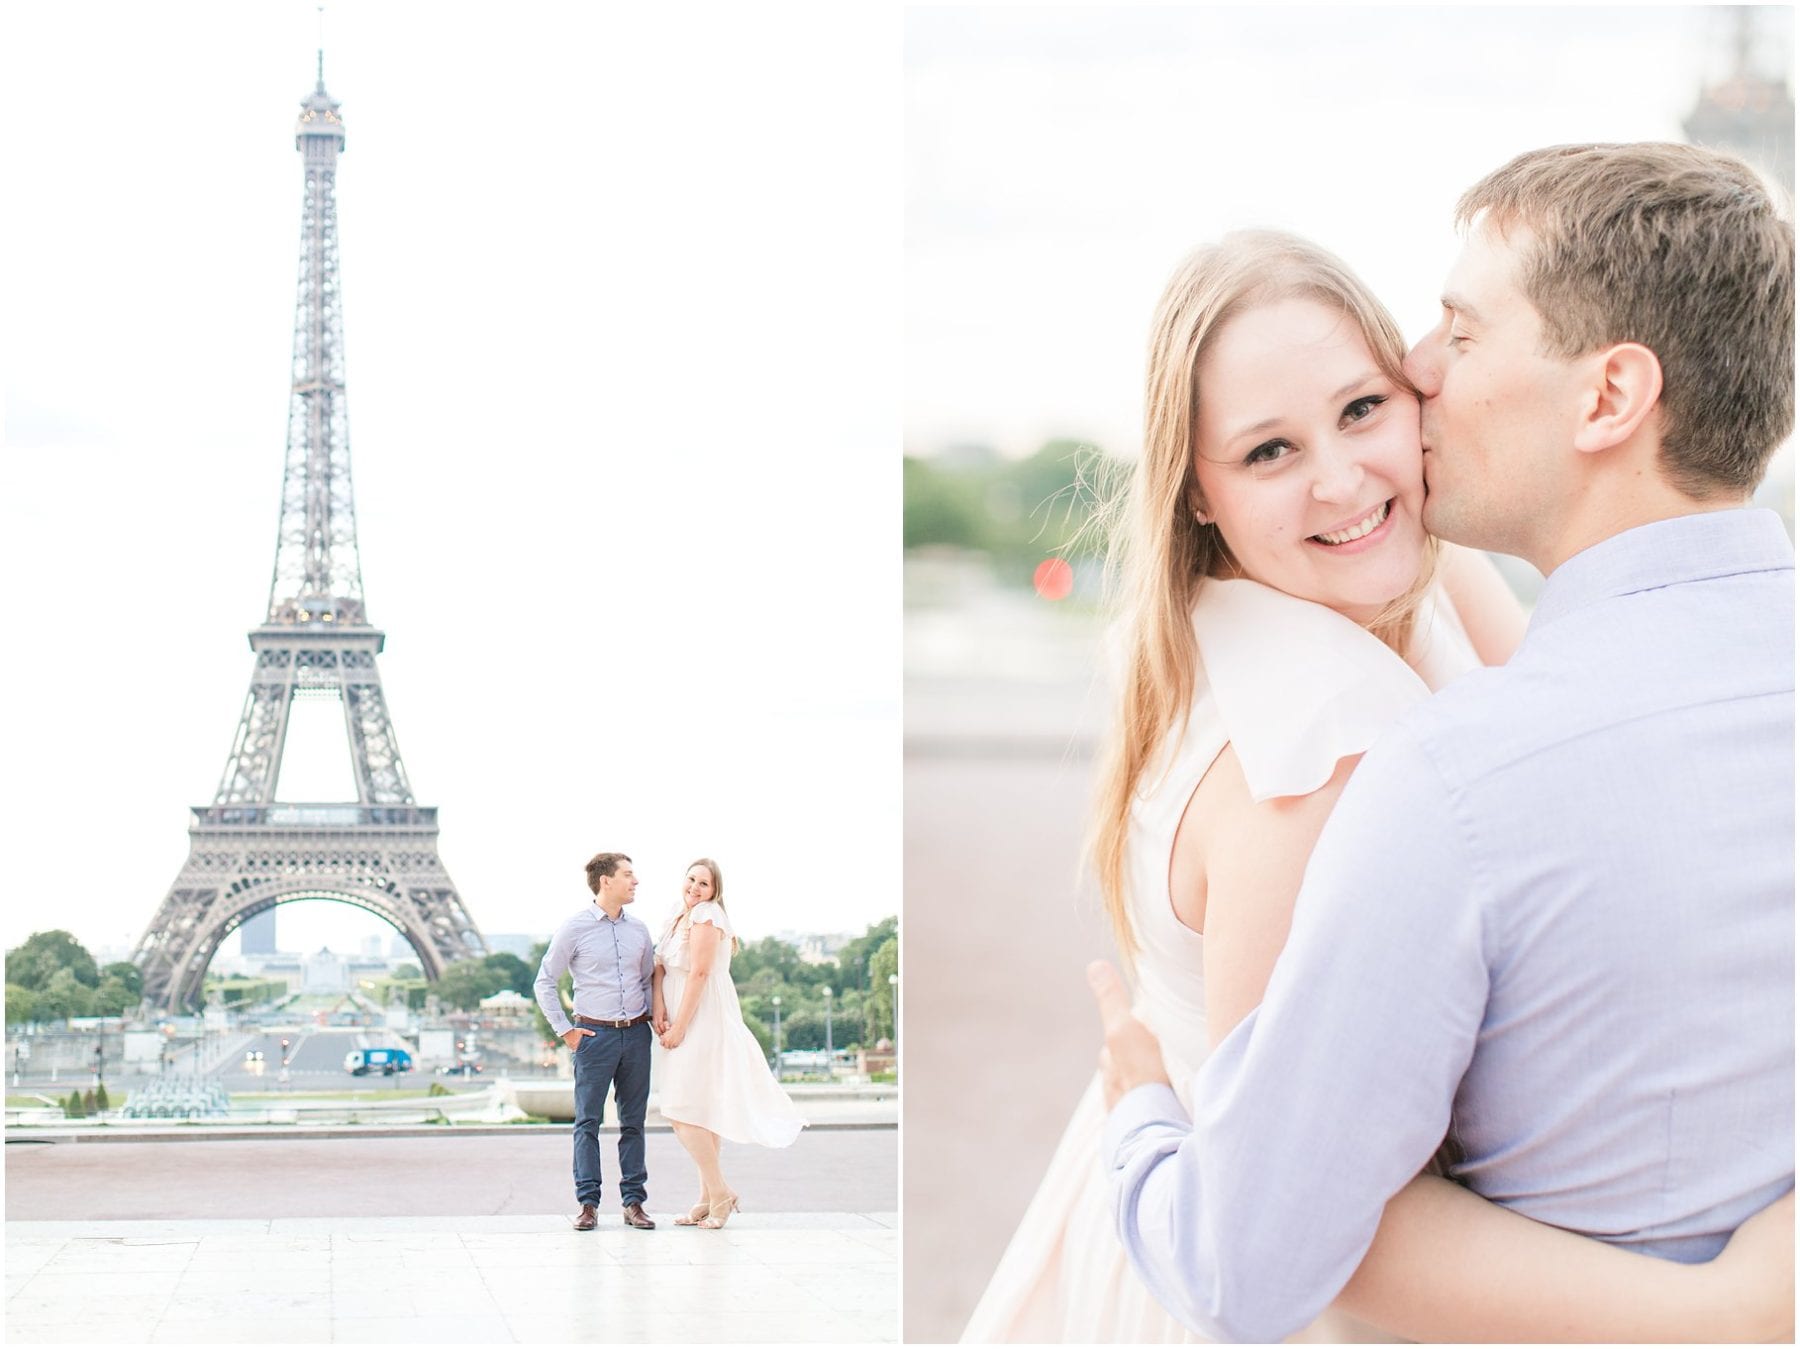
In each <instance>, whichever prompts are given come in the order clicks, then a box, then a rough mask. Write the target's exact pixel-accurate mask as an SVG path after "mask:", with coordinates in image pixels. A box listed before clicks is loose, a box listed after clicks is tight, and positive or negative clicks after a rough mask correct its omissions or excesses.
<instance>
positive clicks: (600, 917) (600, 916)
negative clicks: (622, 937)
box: [588, 903, 626, 923]
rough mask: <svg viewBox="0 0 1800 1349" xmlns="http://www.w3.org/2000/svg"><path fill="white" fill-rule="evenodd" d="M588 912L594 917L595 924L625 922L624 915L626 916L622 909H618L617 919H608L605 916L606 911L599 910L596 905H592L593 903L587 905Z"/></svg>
mask: <svg viewBox="0 0 1800 1349" xmlns="http://www.w3.org/2000/svg"><path fill="white" fill-rule="evenodd" d="M588 912H590V913H592V914H593V915H594V921H595V922H596V923H622V922H624V921H625V915H626V911H625V910H624V909H620V910H619V916H618V917H617V918H608V917H607V916H606V910H605V909H603V908H601V907H600V906H599V905H598V904H593V903H590V904H589V905H588Z"/></svg>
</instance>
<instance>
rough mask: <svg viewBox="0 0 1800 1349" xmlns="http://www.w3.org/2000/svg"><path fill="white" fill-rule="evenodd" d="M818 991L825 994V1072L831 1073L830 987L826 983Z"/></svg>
mask: <svg viewBox="0 0 1800 1349" xmlns="http://www.w3.org/2000/svg"><path fill="white" fill-rule="evenodd" d="M819 992H821V993H823V994H824V995H825V1072H826V1075H827V1076H829V1075H830V1073H831V987H830V985H826V986H825V987H824V988H822V989H820V990H819Z"/></svg>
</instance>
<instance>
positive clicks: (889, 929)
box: [832, 918, 900, 993]
mask: <svg viewBox="0 0 1800 1349" xmlns="http://www.w3.org/2000/svg"><path fill="white" fill-rule="evenodd" d="M899 928H900V920H899V919H898V918H883V919H882V920H881V921H880V922H879V923H876V924H874V925H873V926H872V927H870V928H869V930H868V931H867V932H865V933H863V935H862V936H860V937H852V938H851V939H850V940H849V941H847V942H845V943H844V944H843V946H841V947H840V948H838V953H837V978H836V979H835V980H834V981H833V983H832V987H833V988H835V989H837V990H839V991H840V992H845V993H848V992H849V991H850V990H851V989H866V988H868V986H869V958H870V957H871V956H873V955H874V954H875V952H876V950H877V949H878V948H879V947H880V946H881V944H882V943H883V942H884V941H886V940H887V939H888V938H889V937H892V936H894V935H895V934H896V933H897V932H898V931H899Z"/></svg>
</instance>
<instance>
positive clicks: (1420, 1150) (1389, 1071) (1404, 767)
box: [1103, 726, 1489, 1341]
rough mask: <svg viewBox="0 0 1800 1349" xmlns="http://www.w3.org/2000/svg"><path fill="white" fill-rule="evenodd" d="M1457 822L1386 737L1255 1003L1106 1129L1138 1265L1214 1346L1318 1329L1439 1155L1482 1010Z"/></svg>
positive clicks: (1472, 871) (1411, 755)
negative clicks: (1218, 1039) (1197, 1067)
mask: <svg viewBox="0 0 1800 1349" xmlns="http://www.w3.org/2000/svg"><path fill="white" fill-rule="evenodd" d="M1480 879H1481V878H1480V873H1479V868H1478V866H1477V862H1476V860H1475V858H1474V856H1473V848H1472V831H1471V830H1470V827H1469V821H1467V820H1465V819H1463V818H1461V815H1460V812H1459V809H1458V806H1457V803H1456V801H1455V800H1454V799H1453V798H1452V796H1451V795H1450V793H1449V790H1448V789H1447V788H1446V786H1445V785H1444V783H1443V781H1442V780H1441V778H1440V775H1439V774H1438V773H1437V772H1436V770H1435V769H1434V768H1433V766H1432V765H1431V763H1430V762H1429V761H1428V759H1427V758H1426V756H1425V754H1424V753H1423V752H1422V751H1421V750H1420V748H1419V746H1418V745H1417V743H1416V742H1415V741H1414V740H1412V738H1411V737H1410V736H1408V735H1407V733H1406V731H1405V727H1404V726H1397V727H1395V728H1393V729H1392V730H1391V731H1390V732H1389V733H1388V735H1387V736H1386V737H1384V739H1383V740H1382V741H1380V742H1379V743H1378V744H1377V745H1376V746H1375V748H1374V749H1372V750H1371V751H1370V752H1369V754H1368V755H1367V756H1366V757H1365V759H1364V761H1363V763H1362V764H1361V765H1360V766H1359V767H1358V769H1357V771H1356V773H1355V775H1354V776H1353V777H1352V779H1351V781H1350V783H1349V785H1348V787H1347V788H1346V789H1345V792H1344V795H1343V797H1342V799H1341V800H1340V802H1339V803H1338V806H1337V808H1336V810H1335V811H1333V813H1332V816H1331V818H1330V820H1329V821H1328V822H1327V824H1326V827H1325V830H1324V832H1323V833H1322V834H1321V836H1320V838H1319V842H1318V845H1317V846H1316V848H1315V849H1314V852H1313V857H1312V861H1311V863H1310V864H1309V866H1308V869H1307V873H1306V879H1305V882H1304V884H1303V885H1302V887H1301V891H1300V896H1299V898H1298V900H1297V901H1296V903H1295V908H1294V920H1293V928H1292V931H1291V933H1290V935H1289V938H1288V943H1287V946H1286V948H1285V949H1284V950H1283V952H1282V955H1281V957H1280V959H1279V961H1278V962H1277V964H1276V967H1275V970H1274V973H1273V975H1272V977H1271V979H1270V982H1269V987H1268V991H1267V993H1266V995H1265V997H1264V1001H1263V1004H1262V1006H1261V1007H1260V1008H1258V1009H1257V1010H1256V1011H1254V1012H1252V1013H1251V1014H1250V1016H1248V1017H1247V1018H1245V1020H1244V1021H1243V1022H1242V1023H1240V1024H1239V1025H1238V1026H1237V1027H1236V1029H1235V1030H1233V1032H1232V1033H1231V1034H1230V1035H1229V1036H1228V1037H1227V1038H1226V1039H1225V1041H1224V1042H1223V1043H1222V1044H1221V1045H1220V1046H1219V1048H1218V1049H1217V1050H1216V1051H1215V1052H1214V1053H1213V1055H1212V1056H1211V1057H1210V1058H1209V1059H1208V1060H1207V1062H1206V1064H1205V1065H1204V1066H1203V1067H1202V1069H1201V1071H1200V1073H1199V1074H1198V1076H1197V1078H1196V1081H1195V1083H1194V1091H1193V1097H1192V1099H1193V1100H1194V1102H1195V1113H1194V1118H1193V1119H1192V1120H1191V1121H1190V1120H1189V1119H1188V1118H1187V1115H1186V1113H1185V1112H1184V1111H1183V1110H1182V1108H1181V1105H1180V1102H1179V1101H1178V1100H1177V1099H1176V1096H1175V1093H1174V1092H1173V1091H1171V1090H1169V1089H1168V1088H1167V1087H1162V1086H1145V1087H1139V1088H1138V1089H1136V1090H1134V1091H1132V1092H1130V1093H1128V1094H1127V1095H1126V1096H1125V1097H1124V1098H1123V1099H1122V1100H1121V1101H1120V1102H1119V1103H1118V1105H1117V1107H1116V1108H1115V1109H1114V1111H1113V1112H1112V1114H1111V1117H1110V1118H1109V1120H1108V1122H1107V1127H1106V1133H1105V1142H1104V1144H1103V1146H1104V1147H1105V1149H1106V1155H1107V1162H1108V1165H1109V1168H1110V1171H1111V1179H1112V1184H1113V1193H1114V1199H1115V1214H1116V1218H1117V1222H1118V1225H1119V1231H1120V1235H1121V1238H1122V1240H1123V1241H1124V1244H1125V1248H1126V1251H1127V1253H1128V1255H1129V1256H1130V1259H1131V1263H1132V1266H1133V1268H1135V1269H1136V1270H1137V1272H1138V1274H1139V1275H1140V1276H1141V1277H1142V1278H1143V1279H1144V1281H1145V1283H1146V1284H1147V1285H1148V1286H1149V1287H1150V1289H1151V1291H1152V1292H1153V1293H1154V1294H1155V1295H1156V1298H1157V1300H1158V1301H1160V1302H1161V1303H1162V1304H1163V1305H1164V1306H1165V1307H1167V1308H1168V1310H1169V1311H1170V1312H1171V1313H1172V1314H1173V1315H1174V1316H1176V1317H1177V1318H1178V1319H1179V1320H1181V1321H1182V1322H1183V1323H1184V1324H1186V1325H1187V1326H1189V1327H1190V1328H1191V1329H1193V1330H1195V1331H1198V1332H1200V1333H1201V1334H1204V1335H1207V1336H1209V1337H1212V1338H1214V1339H1218V1340H1229V1341H1275V1340H1280V1339H1282V1338H1283V1337H1285V1336H1287V1335H1290V1334H1293V1333H1294V1332H1295V1331H1297V1330H1299V1329H1301V1328H1302V1327H1304V1326H1306V1325H1307V1324H1308V1323H1310V1322H1311V1321H1312V1320H1313V1319H1314V1318H1315V1317H1316V1316H1317V1315H1318V1314H1319V1313H1320V1312H1321V1311H1323V1310H1324V1308H1325V1307H1326V1305H1327V1304H1328V1303H1329V1302H1330V1301H1331V1300H1332V1298H1334V1297H1335V1296H1336V1295H1337V1294H1338V1292H1339V1291H1340V1290H1341V1289H1342V1288H1343V1286H1344V1284H1345V1283H1347V1282H1348V1281H1349V1278H1350V1276H1351V1274H1352V1273H1354V1272H1355V1270H1356V1266H1357V1265H1358V1264H1359V1263H1360V1262H1361V1260H1362V1258H1363V1256H1364V1254H1366V1253H1367V1251H1368V1248H1369V1244H1370V1242H1371V1241H1372V1240H1373V1239H1374V1235H1375V1229H1376V1227H1377V1225H1378V1224H1379V1222H1380V1219H1381V1213H1382V1209H1383V1208H1384V1207H1385V1206H1386V1204H1387V1201H1388V1200H1389V1199H1390V1198H1391V1197H1392V1196H1393V1195H1394V1194H1395V1193H1397V1192H1398V1191H1399V1190H1400V1188H1401V1187H1402V1186H1404V1185H1405V1184H1406V1183H1407V1182H1408V1181H1409V1180H1411V1179H1412V1178H1413V1177H1414V1176H1415V1175H1417V1174H1418V1172H1419V1171H1420V1169H1421V1168H1422V1167H1423V1166H1424V1165H1425V1164H1426V1163H1427V1162H1428V1161H1429V1160H1430V1158H1431V1156H1432V1154H1433V1153H1434V1152H1435V1151H1436V1149H1437V1147H1438V1145H1439V1144H1440V1143H1441V1142H1442V1141H1443V1138H1444V1135H1445V1130H1446V1128H1447V1126H1448V1123H1449V1119H1450V1110H1451V1104H1452V1102H1453V1100H1454V1098H1455V1095H1456V1091H1457V1086H1458V1083H1459V1082H1460V1081H1461V1079H1462V1076H1463V1073H1464V1071H1465V1069H1466V1068H1467V1067H1468V1064H1469V1060H1470V1057H1471V1055H1472V1054H1473V1052H1474V1047H1475V1040H1476V1036H1477V1034H1478V1033H1479V1031H1480V1029H1481V1024H1482V1018H1483V1015H1484V1012H1485V1008H1486V1005H1487V993H1488V982H1489V976H1488V961H1487V942H1486V936H1485V933H1484V924H1483V916H1482V910H1481V905H1480V900H1481V895H1480V889H1479V887H1480Z"/></svg>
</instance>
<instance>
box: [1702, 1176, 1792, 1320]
mask: <svg viewBox="0 0 1800 1349" xmlns="http://www.w3.org/2000/svg"><path fill="white" fill-rule="evenodd" d="M1712 1268H1713V1270H1714V1271H1715V1272H1717V1274H1718V1275H1719V1277H1720V1279H1721V1280H1723V1281H1724V1282H1725V1285H1726V1287H1727V1289H1728V1290H1729V1291H1728V1292H1727V1293H1726V1298H1727V1303H1726V1305H1728V1306H1733V1307H1739V1308H1742V1310H1743V1312H1744V1315H1745V1317H1746V1318H1747V1319H1746V1321H1745V1323H1744V1324H1743V1325H1742V1326H1741V1327H1740V1330H1741V1333H1742V1334H1743V1337H1744V1338H1745V1339H1746V1340H1765V1341H1766V1340H1792V1339H1793V1338H1794V1192H1793V1191H1792V1190H1789V1191H1788V1192H1787V1193H1786V1194H1784V1195H1783V1196H1782V1197H1781V1198H1779V1199H1777V1200H1776V1201H1775V1202H1774V1203H1773V1204H1770V1205H1769V1206H1768V1207H1767V1208H1766V1209H1764V1210H1763V1211H1762V1212H1761V1213H1758V1214H1757V1215H1756V1216H1755V1217H1753V1218H1750V1219H1749V1220H1748V1221H1746V1222H1745V1223H1744V1225H1743V1226H1742V1227H1740V1228H1738V1230H1737V1231H1736V1232H1734V1233H1732V1236H1731V1240H1730V1241H1728V1242H1727V1243H1726V1244H1725V1249H1724V1250H1722V1251H1720V1252H1719V1254H1718V1258H1716V1259H1715V1260H1714V1261H1713V1262H1712Z"/></svg>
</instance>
